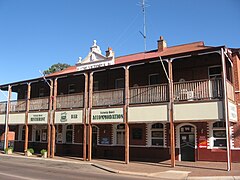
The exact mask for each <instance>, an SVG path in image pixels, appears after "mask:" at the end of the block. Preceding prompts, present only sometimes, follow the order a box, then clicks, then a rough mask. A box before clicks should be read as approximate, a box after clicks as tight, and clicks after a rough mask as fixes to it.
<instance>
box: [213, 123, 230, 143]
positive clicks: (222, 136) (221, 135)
mask: <svg viewBox="0 0 240 180" xmlns="http://www.w3.org/2000/svg"><path fill="white" fill-rule="evenodd" d="M213 147H227V140H226V125H225V122H215V123H214V124H213Z"/></svg>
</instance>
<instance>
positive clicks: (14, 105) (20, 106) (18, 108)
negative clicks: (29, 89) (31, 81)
mask: <svg viewBox="0 0 240 180" xmlns="http://www.w3.org/2000/svg"><path fill="white" fill-rule="evenodd" d="M26 104H27V101H26V100H15V101H11V102H10V112H24V111H26Z"/></svg>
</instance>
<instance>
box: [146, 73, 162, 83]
mask: <svg viewBox="0 0 240 180" xmlns="http://www.w3.org/2000/svg"><path fill="white" fill-rule="evenodd" d="M154 76H157V77H158V78H159V82H157V83H155V84H152V83H151V77H154ZM157 84H160V74H159V73H154V74H149V75H148V85H157Z"/></svg>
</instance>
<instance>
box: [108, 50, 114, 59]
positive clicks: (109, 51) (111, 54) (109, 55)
mask: <svg viewBox="0 0 240 180" xmlns="http://www.w3.org/2000/svg"><path fill="white" fill-rule="evenodd" d="M113 54H114V52H113V50H112V48H111V47H108V50H107V51H106V57H107V58H108V57H112V56H113Z"/></svg>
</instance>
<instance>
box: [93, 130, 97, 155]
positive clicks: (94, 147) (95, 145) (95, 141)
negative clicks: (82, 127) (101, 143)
mask: <svg viewBox="0 0 240 180" xmlns="http://www.w3.org/2000/svg"><path fill="white" fill-rule="evenodd" d="M97 141H98V128H97V127H96V126H93V127H92V157H96V155H97Z"/></svg>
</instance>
